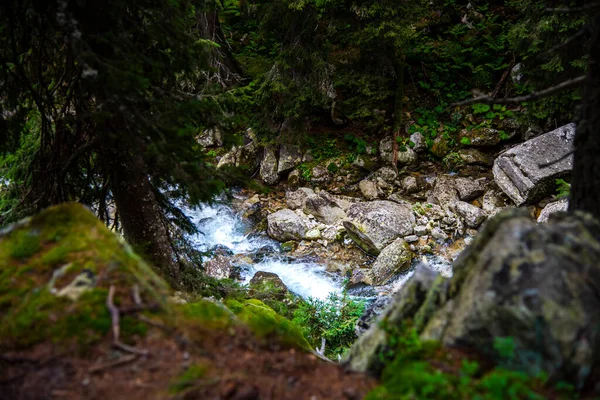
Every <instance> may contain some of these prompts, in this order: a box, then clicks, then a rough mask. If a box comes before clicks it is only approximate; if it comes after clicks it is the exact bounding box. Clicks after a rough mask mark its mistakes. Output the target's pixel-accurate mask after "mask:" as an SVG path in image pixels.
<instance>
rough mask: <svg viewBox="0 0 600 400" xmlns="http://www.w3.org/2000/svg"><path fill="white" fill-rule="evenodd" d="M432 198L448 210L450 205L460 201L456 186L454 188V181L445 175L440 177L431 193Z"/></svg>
mask: <svg viewBox="0 0 600 400" xmlns="http://www.w3.org/2000/svg"><path fill="white" fill-rule="evenodd" d="M431 197H433V199H432V200H433V201H435V202H437V203H438V204H439V205H440V206H441V207H442V208H443V209H447V208H448V207H449V206H450V204H452V203H453V202H454V201H456V200H458V192H457V190H456V186H454V179H452V178H451V177H449V176H445V175H441V176H438V178H437V179H436V181H435V186H434V187H433V190H432V191H431Z"/></svg>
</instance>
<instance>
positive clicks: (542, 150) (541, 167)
mask: <svg viewBox="0 0 600 400" xmlns="http://www.w3.org/2000/svg"><path fill="white" fill-rule="evenodd" d="M574 137H575V124H569V125H565V126H561V127H560V128H558V129H555V130H553V131H551V132H548V133H545V134H543V135H540V136H538V137H536V138H533V139H531V140H528V141H526V142H524V143H521V144H520V145H518V146H515V147H513V148H512V149H510V150H508V151H506V152H505V153H503V154H501V155H500V156H499V157H498V158H496V161H494V168H493V172H494V180H495V181H496V184H497V185H498V187H500V189H502V191H503V192H504V193H506V195H507V196H508V197H510V198H511V199H512V200H513V201H514V202H515V203H516V205H517V206H520V205H522V204H530V203H532V202H535V201H537V200H539V199H540V198H543V197H545V196H547V195H549V194H551V192H552V191H553V190H554V186H555V180H556V179H557V178H561V177H564V176H566V175H568V174H569V171H571V169H572V168H573V156H572V155H569V153H570V152H571V151H572V150H573V139H574Z"/></svg>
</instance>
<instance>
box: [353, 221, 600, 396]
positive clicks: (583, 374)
mask: <svg viewBox="0 0 600 400" xmlns="http://www.w3.org/2000/svg"><path fill="white" fill-rule="evenodd" d="M599 261H600V223H598V222H597V221H595V220H594V219H593V218H591V217H590V216H588V215H586V214H580V213H576V214H574V215H569V214H566V213H556V214H553V215H552V216H551V217H550V220H549V222H548V223H547V224H537V223H536V222H535V221H533V220H532V219H531V218H530V217H529V215H528V214H527V212H526V210H507V211H504V212H502V213H500V214H498V215H497V216H495V217H494V218H492V219H491V220H489V221H488V223H487V224H486V225H485V226H484V227H483V228H482V230H481V231H480V233H479V234H478V236H477V237H476V239H475V241H474V242H473V243H472V244H471V245H470V246H469V247H468V248H467V249H466V250H465V251H464V252H463V253H462V254H461V255H460V257H459V258H458V259H457V260H456V261H455V263H454V265H453V270H454V275H453V277H452V278H451V279H446V278H442V277H441V276H435V274H433V273H432V272H430V271H429V272H427V271H426V268H425V267H422V268H418V269H417V271H416V272H415V275H414V276H413V277H412V278H411V280H410V281H409V282H408V283H407V284H406V285H405V286H404V287H403V288H402V289H401V290H400V292H399V293H398V294H397V296H396V299H395V300H394V301H393V302H392V303H391V305H390V307H389V308H388V309H387V310H386V311H385V312H384V313H382V315H381V320H380V321H382V322H384V324H385V325H387V326H392V327H399V326H401V325H402V324H403V323H404V322H405V321H408V320H412V321H413V323H414V327H415V329H416V330H417V332H418V333H419V334H420V337H421V339H423V340H435V341H439V342H440V343H441V344H443V345H445V346H447V347H456V346H460V347H461V348H467V349H471V351H474V352H476V353H479V354H482V355H484V356H485V357H487V358H490V359H492V360H495V361H496V362H503V361H506V360H503V358H502V357H503V355H502V354H501V353H500V352H499V351H498V350H496V349H495V346H494V345H495V343H496V342H497V341H498V340H499V339H500V340H503V339H506V338H510V341H511V343H513V348H514V353H513V355H512V359H511V360H510V363H511V365H512V367H516V368H519V369H521V370H524V371H527V372H529V373H532V374H534V375H535V374H539V373H541V372H545V373H547V374H548V375H549V376H550V377H551V379H556V380H561V379H563V380H567V381H569V382H571V383H573V384H575V385H576V386H577V387H579V388H581V387H582V386H583V385H584V384H585V383H586V380H588V379H594V376H593V375H591V374H590V372H591V371H594V370H595V369H596V368H598V367H599V366H600V297H598V288H599V287H600V263H599ZM381 325H382V324H373V325H372V326H371V328H370V330H369V331H368V332H367V333H365V334H364V335H363V336H362V337H361V338H359V340H358V343H357V344H356V345H355V347H354V348H353V350H352V352H351V355H350V357H349V363H350V365H351V366H352V367H353V368H355V369H357V370H361V371H371V372H374V371H377V370H378V369H379V368H380V367H381V363H380V360H379V357H378V355H379V354H380V353H381V352H382V351H385V349H386V346H388V343H387V340H388V336H387V333H386V331H385V330H384V329H383V328H382V327H381Z"/></svg>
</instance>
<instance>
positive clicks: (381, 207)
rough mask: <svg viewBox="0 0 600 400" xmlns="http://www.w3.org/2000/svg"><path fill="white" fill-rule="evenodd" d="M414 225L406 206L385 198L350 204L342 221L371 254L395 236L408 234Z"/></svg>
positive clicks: (361, 245) (408, 208)
mask: <svg viewBox="0 0 600 400" xmlns="http://www.w3.org/2000/svg"><path fill="white" fill-rule="evenodd" d="M414 225H415V217H414V214H413V212H412V209H411V208H410V207H408V206H405V205H401V204H397V203H394V202H392V201H387V200H376V201H371V202H364V203H356V204H353V205H352V206H351V207H350V208H349V209H348V213H347V220H346V221H344V228H346V232H347V233H348V236H350V238H351V239H352V240H353V241H354V242H355V243H356V244H357V245H358V246H359V247H360V248H361V249H363V250H364V251H366V252H367V253H369V254H373V255H378V254H379V253H380V252H381V250H383V249H384V248H385V247H386V246H387V245H388V244H390V243H391V242H393V241H394V240H395V239H397V238H399V237H404V236H408V235H411V234H412V232H413V226H414Z"/></svg>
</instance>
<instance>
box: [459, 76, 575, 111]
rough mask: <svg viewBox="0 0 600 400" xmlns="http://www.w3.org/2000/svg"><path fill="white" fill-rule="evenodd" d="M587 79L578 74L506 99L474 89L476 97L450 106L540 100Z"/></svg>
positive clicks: (519, 102)
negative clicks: (556, 83)
mask: <svg viewBox="0 0 600 400" xmlns="http://www.w3.org/2000/svg"><path fill="white" fill-rule="evenodd" d="M586 79H587V77H586V76H585V75H582V76H578V77H577V78H573V79H569V80H568V81H564V82H561V83H559V84H558V85H556V86H551V87H549V88H547V89H544V90H540V91H539V92H532V93H530V94H528V95H525V96H517V97H508V98H506V99H495V98H493V97H492V96H490V95H487V94H484V93H481V92H479V91H474V94H475V97H473V98H472V99H468V100H464V101H459V102H458V103H454V104H451V105H450V107H458V106H467V105H471V104H521V103H523V102H526V101H535V100H540V99H543V98H545V97H548V96H550V95H551V94H554V93H557V92H560V91H563V90H567V89H572V88H575V87H577V86H580V85H581V84H582V83H584V82H585V80H586Z"/></svg>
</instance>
